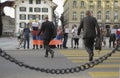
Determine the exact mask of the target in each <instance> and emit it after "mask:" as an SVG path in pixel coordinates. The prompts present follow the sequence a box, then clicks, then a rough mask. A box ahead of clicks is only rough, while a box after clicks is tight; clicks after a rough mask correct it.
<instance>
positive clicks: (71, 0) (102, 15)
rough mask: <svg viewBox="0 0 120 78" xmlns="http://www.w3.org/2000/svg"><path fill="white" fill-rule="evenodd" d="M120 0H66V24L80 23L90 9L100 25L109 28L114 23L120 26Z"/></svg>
mask: <svg viewBox="0 0 120 78" xmlns="http://www.w3.org/2000/svg"><path fill="white" fill-rule="evenodd" d="M119 4H120V0H65V1H64V5H63V7H64V12H63V16H64V25H68V26H69V27H72V25H73V24H75V25H77V26H78V25H79V22H80V20H81V19H82V18H83V17H85V12H86V11H87V10H90V11H91V12H92V14H93V16H94V17H96V18H97V21H98V23H99V25H100V26H104V27H105V28H107V29H109V28H110V26H111V25H112V24H113V25H114V26H115V27H116V28H118V27H119V26H120V5H119Z"/></svg>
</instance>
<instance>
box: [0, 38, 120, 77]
mask: <svg viewBox="0 0 120 78" xmlns="http://www.w3.org/2000/svg"><path fill="white" fill-rule="evenodd" d="M67 45H68V47H69V48H68V49H57V48H56V49H54V51H55V57H54V58H53V59H52V58H51V57H50V56H49V57H48V58H45V57H44V52H45V50H44V49H43V48H42V49H38V50H32V45H31V48H30V49H29V50H27V49H25V50H24V49H22V48H21V49H19V50H18V49H16V47H17V38H0V48H1V49H2V50H4V51H5V52H6V53H7V54H9V55H11V56H12V57H14V58H16V59H17V60H19V61H21V62H24V63H25V64H27V65H30V66H34V67H39V68H47V69H66V68H72V67H76V66H80V65H83V64H85V63H88V62H89V61H88V54H87V53H86V51H85V49H84V47H83V46H82V41H80V47H79V49H72V48H70V47H71V46H70V39H69V41H68V44H67ZM112 49H113V48H108V45H107V46H106V47H103V49H102V50H101V51H100V52H98V51H96V50H95V52H94V53H95V56H94V59H98V58H99V57H101V56H103V55H105V54H107V53H109V52H111V51H112ZM0 78H120V52H119V51H116V53H114V54H113V55H112V56H111V57H109V58H108V59H107V60H105V61H104V62H103V63H100V64H98V65H96V66H94V67H93V68H90V69H87V70H85V71H80V72H77V73H70V74H49V73H44V72H37V71H34V70H30V69H27V68H24V67H19V66H17V65H16V64H14V63H12V62H10V61H7V60H5V59H4V58H3V57H0Z"/></svg>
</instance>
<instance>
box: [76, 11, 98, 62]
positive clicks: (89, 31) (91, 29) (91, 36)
mask: <svg viewBox="0 0 120 78" xmlns="http://www.w3.org/2000/svg"><path fill="white" fill-rule="evenodd" d="M81 29H83V40H84V45H85V48H86V51H87V52H88V54H89V61H92V60H93V56H94V52H93V51H94V42H95V38H96V36H98V37H100V28H99V26H98V23H97V20H96V18H94V17H93V16H92V15H91V12H90V11H86V17H84V18H83V19H82V20H81V22H80V26H79V28H78V33H77V34H78V35H80V32H81ZM96 31H97V33H96Z"/></svg>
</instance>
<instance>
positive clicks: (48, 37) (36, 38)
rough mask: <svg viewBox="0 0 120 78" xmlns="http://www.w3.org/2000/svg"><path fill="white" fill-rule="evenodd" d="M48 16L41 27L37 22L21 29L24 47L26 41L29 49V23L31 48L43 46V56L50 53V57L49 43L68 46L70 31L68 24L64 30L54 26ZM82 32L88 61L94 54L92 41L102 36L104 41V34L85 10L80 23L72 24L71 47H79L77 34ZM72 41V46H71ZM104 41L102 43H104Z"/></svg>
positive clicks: (52, 55)
mask: <svg viewBox="0 0 120 78" xmlns="http://www.w3.org/2000/svg"><path fill="white" fill-rule="evenodd" d="M48 19H49V18H48V17H45V21H44V22H43V23H42V24H41V27H39V23H36V22H34V23H31V24H28V25H27V26H26V27H25V28H24V29H23V35H24V46H23V47H24V49H25V48H26V42H27V48H28V49H29V41H30V40H29V33H30V30H29V27H28V26H29V25H31V26H32V37H33V41H32V44H33V49H35V48H36V49H38V48H39V47H38V46H40V47H44V48H45V49H46V52H45V57H48V55H49V54H51V58H53V57H54V51H53V50H52V49H51V47H50V45H55V46H56V47H58V48H62V47H63V48H68V47H67V41H68V34H69V32H70V30H69V27H68V26H64V30H62V28H61V27H58V29H56V28H55V26H54V23H53V22H50V21H49V20H48ZM81 31H82V34H83V41H84V45H85V49H86V51H87V52H88V55H89V61H92V60H93V56H94V42H95V39H96V37H98V38H102V41H104V35H105V32H103V31H102V33H101V29H100V27H99V25H98V23H97V20H96V18H95V17H93V16H92V15H91V12H90V11H86V17H84V18H83V19H82V20H81V22H80V25H79V26H78V28H77V26H76V25H73V27H72V30H71V33H72V39H71V47H72V48H78V47H79V35H80V34H81ZM73 42H74V46H73ZM105 44H106V43H105V41H104V45H105Z"/></svg>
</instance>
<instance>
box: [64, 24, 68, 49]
mask: <svg viewBox="0 0 120 78" xmlns="http://www.w3.org/2000/svg"><path fill="white" fill-rule="evenodd" d="M68 34H69V28H68V26H65V28H64V40H63V48H68V47H67V41H68Z"/></svg>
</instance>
